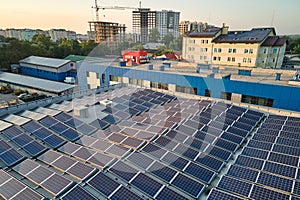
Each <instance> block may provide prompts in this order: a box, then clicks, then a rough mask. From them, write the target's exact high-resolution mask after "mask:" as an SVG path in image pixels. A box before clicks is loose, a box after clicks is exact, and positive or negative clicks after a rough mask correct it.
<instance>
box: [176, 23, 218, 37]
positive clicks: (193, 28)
mask: <svg viewBox="0 0 300 200" xmlns="http://www.w3.org/2000/svg"><path fill="white" fill-rule="evenodd" d="M211 27H213V26H212V25H208V24H207V23H203V22H197V21H194V22H190V21H181V22H180V23H179V34H180V35H183V34H185V33H189V32H201V31H203V30H205V29H207V28H211Z"/></svg>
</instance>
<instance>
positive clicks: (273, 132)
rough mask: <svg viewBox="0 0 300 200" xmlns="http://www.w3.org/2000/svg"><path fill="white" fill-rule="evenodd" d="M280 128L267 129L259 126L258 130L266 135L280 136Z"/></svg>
mask: <svg viewBox="0 0 300 200" xmlns="http://www.w3.org/2000/svg"><path fill="white" fill-rule="evenodd" d="M279 132H280V130H272V129H267V128H259V129H258V130H257V132H256V133H257V134H264V135H273V136H278V135H279Z"/></svg>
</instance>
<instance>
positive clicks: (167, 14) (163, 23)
mask: <svg viewBox="0 0 300 200" xmlns="http://www.w3.org/2000/svg"><path fill="white" fill-rule="evenodd" d="M179 18H180V12H175V11H171V10H169V11H168V10H162V11H151V10H150V8H139V9H138V10H134V11H132V30H133V33H134V34H135V35H137V36H138V38H137V41H136V42H142V43H147V42H149V40H150V38H149V33H150V31H151V30H152V29H154V28H157V30H158V32H159V33H160V38H159V39H162V38H163V37H164V36H166V35H167V34H171V35H173V36H174V37H175V38H177V37H179V28H178V26H179Z"/></svg>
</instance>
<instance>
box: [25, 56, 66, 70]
mask: <svg viewBox="0 0 300 200" xmlns="http://www.w3.org/2000/svg"><path fill="white" fill-rule="evenodd" d="M69 62H71V60H65V59H58V58H45V57H38V56H29V57H27V58H25V59H23V60H20V63H27V64H33V65H39V66H46V67H52V68H59V67H61V66H63V65H65V64H67V63H69Z"/></svg>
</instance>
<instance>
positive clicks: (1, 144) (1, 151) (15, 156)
mask: <svg viewBox="0 0 300 200" xmlns="http://www.w3.org/2000/svg"><path fill="white" fill-rule="evenodd" d="M23 158H24V157H23V156H22V155H21V154H19V153H18V152H17V151H16V150H15V149H13V148H11V147H10V146H9V145H8V144H7V143H6V142H5V141H3V140H2V139H0V159H1V160H2V161H3V162H4V163H5V164H6V165H7V166H12V165H14V164H15V163H17V162H19V161H21V160H22V159H23Z"/></svg>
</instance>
